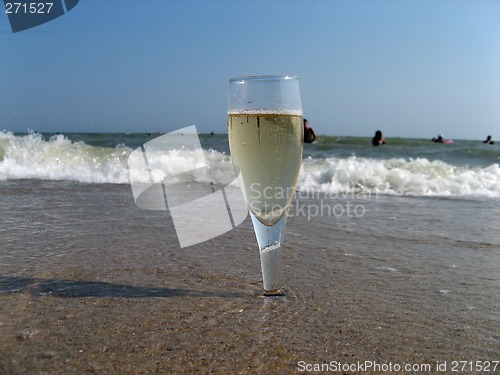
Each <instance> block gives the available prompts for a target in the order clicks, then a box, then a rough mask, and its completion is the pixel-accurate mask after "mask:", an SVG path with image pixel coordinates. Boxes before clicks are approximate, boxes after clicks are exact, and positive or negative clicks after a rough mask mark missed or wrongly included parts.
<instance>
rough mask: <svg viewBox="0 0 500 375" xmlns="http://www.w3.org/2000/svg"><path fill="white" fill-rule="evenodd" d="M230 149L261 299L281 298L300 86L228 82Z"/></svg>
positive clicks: (297, 155) (277, 80) (299, 133)
mask: <svg viewBox="0 0 500 375" xmlns="http://www.w3.org/2000/svg"><path fill="white" fill-rule="evenodd" d="M228 127H229V132H228V133H229V148H230V150H231V159H232V162H233V166H234V169H235V172H236V175H237V176H238V181H239V184H240V187H241V189H242V191H243V196H244V197H245V200H246V203H247V206H248V208H249V211H250V216H251V218H252V223H253V227H254V230H255V235H256V237H257V243H258V245H259V250H260V260H261V267H262V278H263V283H264V294H265V295H279V294H281V293H282V292H281V288H282V281H281V274H282V270H281V244H282V242H283V238H284V231H285V223H286V217H287V211H288V209H289V208H290V204H291V202H292V199H293V196H294V193H295V186H296V184H297V178H298V175H299V170H300V165H301V161H302V148H303V137H304V135H303V134H304V127H303V114H302V105H301V101H300V92H299V81H298V78H297V77H291V76H253V77H237V78H232V79H230V80H229V98H228Z"/></svg>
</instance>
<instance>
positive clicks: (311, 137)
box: [304, 119, 316, 143]
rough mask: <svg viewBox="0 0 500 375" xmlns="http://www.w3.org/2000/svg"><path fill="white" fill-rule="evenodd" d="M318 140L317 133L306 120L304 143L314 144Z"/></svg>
mask: <svg viewBox="0 0 500 375" xmlns="http://www.w3.org/2000/svg"><path fill="white" fill-rule="evenodd" d="M315 140H316V133H315V132H314V129H313V128H310V127H309V121H307V120H306V119H304V143H313V142H314V141H315Z"/></svg>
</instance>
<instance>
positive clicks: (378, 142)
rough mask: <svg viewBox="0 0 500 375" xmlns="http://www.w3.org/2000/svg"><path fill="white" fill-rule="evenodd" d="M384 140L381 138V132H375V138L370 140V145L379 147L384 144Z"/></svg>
mask: <svg viewBox="0 0 500 375" xmlns="http://www.w3.org/2000/svg"><path fill="white" fill-rule="evenodd" d="M385 143H386V142H385V138H384V137H383V136H382V132H381V131H380V130H377V131H376V132H375V137H373V138H372V145H374V146H380V145H383V144H385Z"/></svg>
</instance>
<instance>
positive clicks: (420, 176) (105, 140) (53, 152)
mask: <svg viewBox="0 0 500 375" xmlns="http://www.w3.org/2000/svg"><path fill="white" fill-rule="evenodd" d="M155 137H158V135H157V134H153V135H151V134H128V133H66V134H51V133H43V134H42V133H35V132H30V133H27V134H14V133H12V132H5V131H4V132H1V133H0V181H13V180H44V181H73V182H78V183H82V184H85V183H93V184H128V183H129V172H128V164H127V160H128V157H129V155H130V153H131V152H132V151H133V150H134V149H136V148H138V147H141V146H142V145H144V144H146V143H147V142H149V141H151V140H152V139H154V138H155ZM199 139H200V142H201V146H202V147H203V149H204V153H205V158H206V160H207V161H209V162H210V166H211V172H209V173H208V174H205V175H204V176H203V178H204V179H205V180H204V181H200V180H198V181H189V180H183V181H179V180H175V181H171V183H190V182H198V183H210V182H212V183H214V184H216V183H221V182H222V181H224V180H225V177H224V176H223V174H224V173H227V171H228V168H227V167H228V164H230V155H229V145H228V139H227V135H226V134H220V135H208V134H200V135H199ZM194 153H195V151H189V150H182V148H180V149H179V150H170V151H169V152H168V154H166V155H165V154H162V155H160V156H159V158H160V157H161V160H160V159H159V160H156V161H153V162H154V163H155V164H160V165H163V166H164V168H166V169H169V170H172V169H173V170H174V172H175V168H176V166H184V165H185V164H186V163H187V164H189V163H190V162H191V161H192V160H194V158H195V155H194ZM150 162H151V161H150ZM146 177H147V176H146ZM196 178H199V176H198V177H196ZM165 183H167V184H168V183H170V181H169V180H168V179H167V180H166V181H165ZM297 189H298V191H307V192H323V193H334V194H335V193H342V192H369V193H376V194H386V195H396V196H414V197H415V196H417V197H425V196H435V197H450V198H470V199H489V198H492V199H494V200H495V202H497V201H496V199H498V198H500V143H496V144H493V145H489V144H483V143H482V142H480V141H472V140H456V141H455V142H454V143H452V144H437V143H433V142H431V141H430V140H429V139H408V138H391V139H390V140H389V142H388V143H387V144H385V145H383V146H381V147H373V146H371V145H370V139H369V138H361V137H336V136H320V137H319V138H318V141H317V142H316V143H314V144H307V145H305V147H304V157H303V164H302V168H301V171H300V176H299V181H298V186H297Z"/></svg>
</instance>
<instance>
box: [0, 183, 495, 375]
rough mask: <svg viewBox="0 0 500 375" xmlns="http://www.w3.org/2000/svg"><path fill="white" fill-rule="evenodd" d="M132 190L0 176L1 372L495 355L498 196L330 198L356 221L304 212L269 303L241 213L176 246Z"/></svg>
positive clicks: (205, 369) (216, 368)
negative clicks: (226, 226)
mask: <svg viewBox="0 0 500 375" xmlns="http://www.w3.org/2000/svg"><path fill="white" fill-rule="evenodd" d="M129 189H130V188H129V187H128V186H122V185H85V184H76V183H69V182H68V183H49V182H40V181H39V182H36V183H34V182H30V181H18V182H4V183H2V186H1V190H0V191H1V193H0V194H1V195H2V197H1V201H0V205H1V209H2V215H1V218H0V243H1V245H0V246H1V248H0V337H1V339H0V374H44V373H46V374H68V373H78V374H80V373H83V374H84V373H97V374H141V373H161V374H164V373H165V374H166V373H179V374H180V373H248V374H289V373H296V372H299V370H300V369H301V367H300V366H301V365H302V366H305V364H311V365H312V364H324V363H331V362H336V363H338V362H340V363H343V364H355V363H357V362H358V361H360V362H363V363H364V362H365V361H371V362H372V363H378V364H379V365H382V364H389V363H392V364H400V365H404V364H412V365H413V364H429V365H431V368H430V371H417V370H415V371H402V372H400V373H415V374H421V373H436V372H437V367H436V364H437V363H441V364H442V363H444V362H445V361H446V363H447V367H448V373H450V366H451V364H452V361H459V360H466V361H487V360H489V361H493V360H497V361H498V360H499V359H500V358H498V353H499V352H500V317H499V313H498V311H499V307H500V306H499V298H498V295H499V294H498V291H499V287H500V279H499V276H498V275H499V273H498V270H499V269H500V264H499V263H500V260H499V251H500V241H499V239H498V237H497V236H498V235H497V234H496V233H495V231H494V229H495V225H496V224H495V223H498V219H499V218H500V216H499V214H500V213H499V209H498V208H497V207H498V205H497V204H496V205H489V204H487V202H480V201H467V200H455V201H454V200H446V199H432V198H401V197H376V198H374V197H372V198H370V199H358V200H356V199H354V200H345V199H338V200H333V201H329V202H327V204H330V205H332V206H333V205H337V204H340V205H343V207H344V208H345V207H346V205H347V202H349V203H350V204H352V205H354V206H356V205H363V207H364V209H365V213H364V215H363V216H360V217H355V216H354V217H348V216H347V214H345V215H343V216H341V217H333V216H327V215H325V216H318V217H314V218H310V219H311V220H310V221H309V220H308V218H307V217H304V215H303V214H302V213H299V214H298V215H295V216H292V217H290V218H289V221H288V224H287V235H286V239H285V241H286V243H285V254H284V259H283V263H284V265H285V276H284V277H285V281H284V283H285V285H286V286H285V296H282V297H273V298H269V297H263V296H262V284H261V276H260V264H259V256H258V252H257V250H256V249H257V248H256V244H255V238H254V234H253V230H252V227H251V223H250V220H249V219H247V220H246V221H245V222H244V223H243V224H241V225H240V226H239V227H238V228H237V229H236V230H233V231H231V232H229V233H226V234H224V235H222V236H220V237H217V238H215V239H212V240H210V241H207V242H205V243H202V244H199V245H195V246H192V247H189V248H185V249H179V247H178V244H177V240H176V235H175V232H174V230H173V226H172V223H171V221H170V219H169V218H168V217H167V216H166V214H165V213H163V212H153V211H144V210H140V209H138V208H136V207H135V205H134V203H133V198H132V195H131V192H130V190H129ZM7 196H8V199H5V197H7ZM320 203H321V202H320V201H319V199H318V198H317V197H314V198H311V199H307V198H303V199H301V200H300V201H298V202H295V204H296V205H299V206H300V205H305V206H306V207H309V206H311V205H317V206H319V205H320ZM324 204H325V203H324ZM431 208H432V209H431ZM306 212H307V211H306ZM338 212H339V211H338ZM358 212H360V211H358ZM497 229H498V228H497ZM499 367H500V366H499ZM499 371H500V368H497V370H496V372H497V373H498V372H499ZM464 372H467V371H464ZM331 373H339V374H340V373H350V374H355V373H375V371H372V370H370V369H369V368H366V369H365V371H364V372H362V371H360V370H359V369H357V370H356V369H355V370H354V371H332V372H331ZM385 373H390V372H385ZM441 373H443V372H441ZM489 373H494V372H489Z"/></svg>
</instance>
